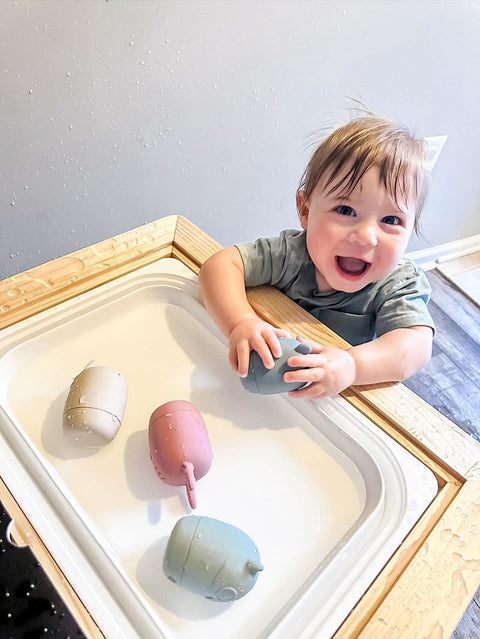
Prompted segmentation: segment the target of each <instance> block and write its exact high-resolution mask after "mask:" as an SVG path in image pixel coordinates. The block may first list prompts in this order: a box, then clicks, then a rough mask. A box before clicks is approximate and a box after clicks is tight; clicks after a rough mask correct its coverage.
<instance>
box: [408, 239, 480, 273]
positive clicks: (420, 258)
mask: <svg viewBox="0 0 480 639" xmlns="http://www.w3.org/2000/svg"><path fill="white" fill-rule="evenodd" d="M476 251H480V235H472V236H470V237H466V238H464V239H463V240H455V241H454V242H447V243H446V244H439V245H438V246H432V247H431V248H427V249H421V250H420V251H412V252H411V253H407V254H406V256H405V257H408V258H409V259H411V260H413V261H414V262H416V263H417V264H418V265H419V266H421V267H422V268H423V269H424V270H425V271H430V270H431V269H433V268H435V267H436V266H437V264H440V263H441V262H446V261H448V260H453V259H455V258H457V257H462V256H463V255H468V254H469V253H475V252H476Z"/></svg>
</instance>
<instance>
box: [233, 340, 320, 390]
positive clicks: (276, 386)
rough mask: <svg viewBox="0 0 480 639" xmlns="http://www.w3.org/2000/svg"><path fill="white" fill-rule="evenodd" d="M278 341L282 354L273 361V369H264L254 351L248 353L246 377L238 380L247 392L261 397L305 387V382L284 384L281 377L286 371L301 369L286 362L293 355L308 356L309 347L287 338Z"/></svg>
mask: <svg viewBox="0 0 480 639" xmlns="http://www.w3.org/2000/svg"><path fill="white" fill-rule="evenodd" d="M278 341H279V342H280V346H281V347H282V354H281V356H280V357H278V358H276V359H275V366H274V367H273V368H265V366H264V365H263V362H262V360H261V358H260V355H259V354H258V353H257V352H256V351H252V352H251V353H250V366H249V368H248V375H247V376H246V377H241V378H240V379H241V380H242V384H243V387H244V388H245V389H246V390H247V391H250V392H251V393H260V394H261V395H273V394H275V393H287V392H288V391H292V390H297V389H299V388H302V386H305V385H306V383H305V382H284V381H283V375H284V374H285V373H286V372H287V371H296V370H298V369H299V368H301V367H300V366H297V367H295V368H293V367H292V366H289V365H288V364H287V360H288V359H289V358H290V357H293V356H294V355H299V354H300V355H308V353H311V351H312V349H311V347H310V346H309V345H308V344H303V343H302V342H299V341H298V340H296V339H291V338H289V337H280V338H279V340H278Z"/></svg>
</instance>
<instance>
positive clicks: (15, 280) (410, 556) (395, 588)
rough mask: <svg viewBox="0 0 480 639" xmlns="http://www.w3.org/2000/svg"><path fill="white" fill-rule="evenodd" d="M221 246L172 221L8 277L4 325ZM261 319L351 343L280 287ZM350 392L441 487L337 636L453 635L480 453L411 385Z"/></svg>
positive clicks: (2, 491)
mask: <svg viewBox="0 0 480 639" xmlns="http://www.w3.org/2000/svg"><path fill="white" fill-rule="evenodd" d="M219 248H221V247H220V245H219V244H218V243H217V242H215V241H214V240H212V239H211V238H210V237H209V236H208V235H206V234H205V233H204V232H203V231H201V230H200V229H199V228H198V227H196V226H195V225H194V224H192V223H191V222H189V221H188V220H187V219H185V218H183V217H180V216H169V217H166V218H162V219H160V220H158V221H156V222H152V223H150V224H146V225H144V226H141V227H139V228H137V229H134V230H132V231H128V232H126V233H122V234H121V235H118V236H115V237H113V238H111V239H108V240H105V241H103V242H100V243H98V244H95V245H92V246H90V247H87V248H85V249H81V250H79V251H76V252H74V253H71V254H69V255H67V256H65V257H60V258H58V259H56V260H53V261H51V262H48V263H46V264H43V265H40V266H38V267H35V268H33V269H30V270H29V271H25V272H24V273H20V274H18V275H14V276H13V277H10V278H8V279H5V280H3V281H1V282H0V329H3V328H5V327H7V326H10V325H12V324H15V323H16V322H19V321H21V320H23V319H25V318H27V317H30V316H32V315H34V314H36V313H39V312H41V311H43V310H45V309H47V308H50V307H52V306H55V305H56V304H59V303H60V302H63V301H65V300H67V299H71V298H73V297H75V296H77V295H79V294H81V293H84V292H85V291H88V290H91V289H92V288H95V287H97V286H100V285H102V284H104V283H105V282H108V281H111V280H113V279H116V278H118V277H121V276H122V275H125V274H126V273H129V272H131V271H134V270H136V269H138V268H140V267H142V266H145V265H147V264H150V263H152V262H154V261H156V260H159V259H163V258H165V257H174V258H177V259H179V260H180V261H181V262H183V263H184V264H186V265H187V266H188V267H189V268H191V269H192V270H193V271H194V272H195V273H198V271H199V268H200V266H201V264H202V263H203V262H204V261H205V260H206V259H207V258H208V257H209V256H210V255H212V254H213V253H215V252H216V251H217V250H218V249H219ZM248 295H249V299H250V302H251V304H252V305H253V306H254V308H255V310H256V312H257V313H258V314H259V315H260V316H261V317H263V318H265V319H266V320H268V321H270V322H271V323H273V324H275V325H277V326H282V327H284V328H287V329H288V330H289V331H290V332H291V333H292V334H294V335H298V334H301V335H303V336H304V337H306V338H309V339H313V340H316V341H318V342H321V343H323V344H328V345H335V346H339V347H345V346H346V342H344V341H343V340H342V339H341V338H339V337H338V336H337V335H335V333H333V332H332V331H330V330H329V329H328V328H326V327H325V326H324V325H323V324H321V323H320V322H318V321H317V320H315V319H314V318H313V317H312V316H311V315H310V314H308V313H307V312H305V311H304V310H303V309H301V308H300V307H299V306H297V305H296V304H295V303H293V302H292V301H291V300H289V299H287V298H286V297H285V296H284V295H282V294H281V293H280V292H279V291H277V290H276V289H274V288H272V287H258V288H255V289H251V290H249V292H248ZM342 396H343V397H344V398H345V399H346V400H347V401H348V402H350V403H351V404H352V405H353V406H355V407H356V408H357V409H358V410H360V411H361V412H362V413H363V414H365V415H366V416H367V417H369V419H370V420H372V421H373V422H374V423H375V424H376V425H377V426H378V427H379V428H381V429H382V430H384V431H385V432H386V433H388V435H389V436H390V437H392V438H393V439H395V440H396V441H397V442H399V443H400V444H401V445H402V446H404V447H405V448H406V449H407V450H409V451H410V452H411V453H412V454H413V455H415V456H416V457H417V458H418V459H420V460H421V461H422V462H423V463H424V464H425V465H426V466H428V467H429V468H430V469H431V470H432V471H433V472H434V474H435V476H436V478H437V481H438V485H439V490H438V493H437V495H436V497H435V499H434V500H433V502H432V503H431V504H430V506H429V507H428V508H427V510H426V511H425V513H424V514H423V515H422V517H421V518H420V519H419V520H418V522H417V523H416V524H415V525H414V527H413V529H412V530H411V532H410V533H409V534H408V536H407V537H406V538H405V539H404V541H403V543H402V544H401V546H400V547H399V548H398V549H397V551H396V552H395V553H394V554H393V556H392V557H391V558H390V560H389V561H388V562H387V564H386V565H385V566H384V568H383V569H382V571H381V572H380V573H379V575H378V576H377V578H376V579H375V581H374V582H373V583H372V585H371V586H370V588H369V589H368V590H367V592H366V593H365V595H364V596H363V597H362V598H361V600H360V601H359V602H358V604H357V605H356V606H355V607H354V608H353V609H352V611H351V612H350V614H349V616H348V617H347V619H346V620H345V622H344V623H343V624H342V626H341V627H340V628H339V629H338V631H337V632H336V634H335V635H334V636H335V639H343V638H346V637H362V639H363V638H367V637H368V638H370V637H371V638H372V639H373V638H375V639H378V638H380V637H385V639H393V638H395V637H405V638H407V639H421V638H429V639H446V638H447V637H449V636H450V635H451V634H452V632H453V630H454V629H455V627H456V625H457V623H458V621H459V620H460V618H461V616H462V614H463V612H464V610H465V609H466V607H467V606H468V604H469V603H470V600H471V599H472V597H473V595H474V594H475V591H476V589H477V587H478V585H479V583H480V446H479V445H478V444H477V443H476V442H475V441H474V440H473V439H471V437H469V435H467V434H465V433H464V432H463V431H462V430H461V429H460V428H458V427H457V426H456V425H455V424H453V423H452V422H450V421H449V420H448V419H446V418H445V417H443V416H442V415H441V414H440V413H438V412H437V411H436V410H434V409H433V408H432V407H431V406H429V405H428V404H426V403H425V402H424V401H423V400H421V399H420V398H419V397H417V396H416V395H415V394H414V393H412V392H411V391H409V390H408V389H407V388H406V387H405V386H404V385H402V384H381V385H375V386H368V387H366V386H364V387H352V388H350V389H347V390H346V391H344V392H343V393H342ZM0 499H1V500H2V501H3V503H4V505H5V507H6V508H7V510H8V511H9V513H10V515H11V517H12V518H13V519H14V521H15V524H16V528H15V530H16V532H15V538H16V539H17V541H19V542H20V543H25V544H28V545H30V546H31V547H32V550H33V551H34V553H35V554H36V555H37V558H38V559H39V561H40V562H41V563H42V565H43V567H44V568H45V570H46V572H47V574H48V575H49V576H50V578H51V580H52V581H53V583H54V584H55V586H56V587H57V589H58V590H59V592H60V594H61V596H62V597H63V598H64V599H65V601H66V603H67V605H68V606H69V608H70V609H71V611H72V613H73V614H74V616H75V617H76V619H77V620H78V622H79V624H80V625H81V627H82V629H83V630H84V632H85V633H86V634H87V636H89V637H102V636H103V635H102V633H101V632H100V630H99V628H98V626H97V625H96V624H95V621H94V620H93V619H92V618H91V617H90V615H89V613H88V611H87V610H86V609H85V607H84V606H83V604H82V602H81V601H80V599H79V598H78V596H77V594H76V593H75V592H74V590H73V589H72V588H71V586H70V585H69V584H68V582H67V580H66V579H65V577H64V576H63V575H62V573H61V570H60V568H59V566H57V565H56V563H55V561H54V560H53V558H52V557H51V555H50V554H49V552H48V549H47V548H46V547H45V546H44V544H43V542H42V540H41V539H40V538H39V536H38V535H37V534H36V532H35V530H34V529H33V527H32V526H31V524H30V522H29V521H28V519H26V517H25V515H24V513H23V512H22V507H21V504H20V503H18V501H17V500H16V499H15V496H14V495H12V494H11V493H10V491H9V489H8V486H6V485H5V484H4V483H3V482H2V481H0Z"/></svg>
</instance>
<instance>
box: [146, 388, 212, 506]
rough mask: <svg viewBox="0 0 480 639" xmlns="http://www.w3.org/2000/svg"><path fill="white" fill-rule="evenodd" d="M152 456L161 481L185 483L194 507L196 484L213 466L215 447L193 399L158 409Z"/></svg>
mask: <svg viewBox="0 0 480 639" xmlns="http://www.w3.org/2000/svg"><path fill="white" fill-rule="evenodd" d="M148 440H149V443H150V459H151V460H152V462H153V465H154V467H155V470H156V472H157V474H158V476H159V477H160V479H161V480H162V481H164V482H165V483H166V484H169V485H170V486H186V489H187V497H188V501H189V503H190V506H191V507H192V508H196V507H197V500H196V496H195V485H196V482H197V480H198V479H201V478H202V477H203V476H204V475H206V474H207V472H208V470H209V468H210V466H211V465H212V458H213V453H212V447H211V445H210V440H209V438H208V433H207V429H206V427H205V422H204V421H203V418H202V416H201V415H200V413H199V411H198V409H197V408H196V407H195V406H194V405H193V404H191V403H190V402H187V401H183V400H176V401H172V402H167V403H166V404H163V405H162V406H159V407H158V408H156V409H155V410H154V411H153V413H152V415H151V417H150V423H149V427H148Z"/></svg>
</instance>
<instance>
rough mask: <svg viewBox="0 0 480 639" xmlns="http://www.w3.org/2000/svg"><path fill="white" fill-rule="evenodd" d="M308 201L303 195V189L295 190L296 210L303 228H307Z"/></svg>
mask: <svg viewBox="0 0 480 639" xmlns="http://www.w3.org/2000/svg"><path fill="white" fill-rule="evenodd" d="M309 208H310V206H309V203H308V200H307V198H306V196H305V191H297V211H298V215H299V217H300V224H301V225H302V228H303V229H304V230H307V221H308V212H309Z"/></svg>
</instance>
